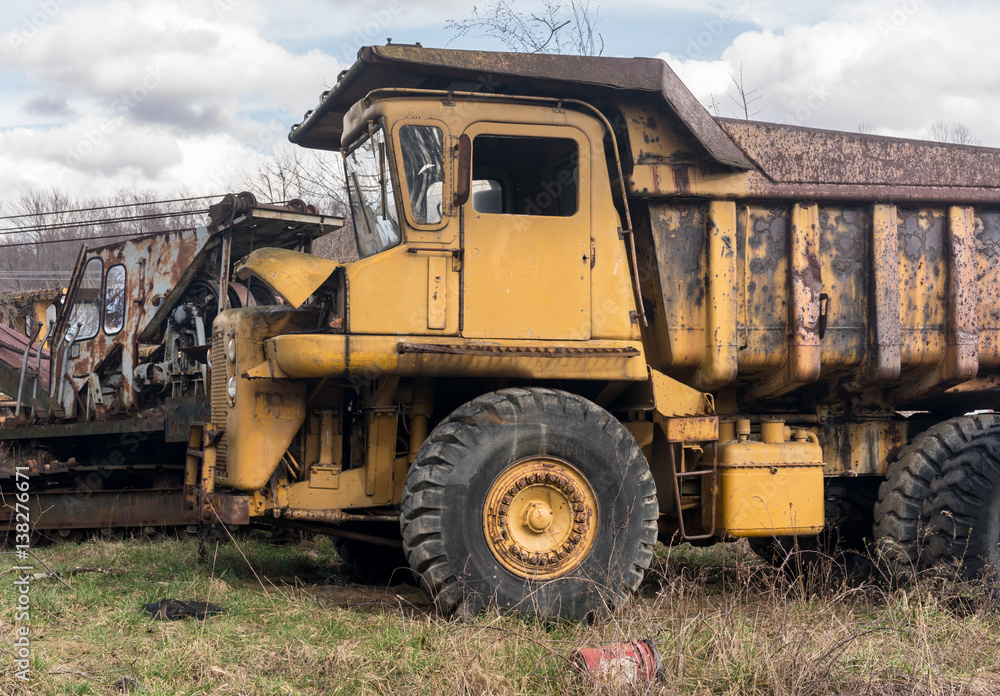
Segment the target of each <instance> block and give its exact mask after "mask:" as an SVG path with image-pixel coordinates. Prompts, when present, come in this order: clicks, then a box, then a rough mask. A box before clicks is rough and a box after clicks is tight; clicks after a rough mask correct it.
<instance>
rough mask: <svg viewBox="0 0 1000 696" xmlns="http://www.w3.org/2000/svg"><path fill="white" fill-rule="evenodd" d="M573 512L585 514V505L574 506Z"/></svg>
mask: <svg viewBox="0 0 1000 696" xmlns="http://www.w3.org/2000/svg"><path fill="white" fill-rule="evenodd" d="M573 510H575V511H576V512H583V503H577V504H576V505H574V506H573Z"/></svg>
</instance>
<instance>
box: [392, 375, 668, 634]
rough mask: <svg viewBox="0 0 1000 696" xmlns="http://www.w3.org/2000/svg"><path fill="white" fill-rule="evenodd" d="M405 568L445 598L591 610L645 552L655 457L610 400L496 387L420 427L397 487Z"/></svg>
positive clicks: (613, 596) (616, 593) (597, 614)
mask: <svg viewBox="0 0 1000 696" xmlns="http://www.w3.org/2000/svg"><path fill="white" fill-rule="evenodd" d="M402 508H403V510H402V518H401V529H402V534H403V544H404V548H405V550H406V555H407V559H408V561H409V564H410V567H411V568H412V569H413V570H414V571H415V572H416V573H417V574H418V576H419V577H420V579H421V583H422V585H423V587H424V589H425V590H426V591H427V592H428V594H429V595H430V596H431V597H432V598H433V599H434V601H435V603H436V605H437V606H438V608H439V610H440V611H441V612H442V613H444V614H446V615H452V614H455V613H459V614H462V615H471V614H475V613H477V612H479V611H481V610H483V609H485V608H487V607H497V608H500V609H501V610H512V611H518V612H521V613H526V614H531V615H535V616H539V617H547V618H557V617H561V618H568V619H574V620H594V619H597V618H602V617H604V616H605V615H606V614H608V612H609V611H611V610H613V609H614V608H616V607H617V606H619V605H620V604H621V603H622V602H623V601H624V600H625V599H626V598H627V597H628V596H629V595H630V594H631V593H632V592H634V591H635V590H636V589H637V588H638V586H639V583H640V582H641V580H642V575H643V571H644V570H645V569H646V568H648V567H649V564H650V563H651V561H652V558H653V545H654V544H655V542H656V519H657V515H658V508H657V503H656V493H655V486H654V484H653V478H652V475H651V474H650V472H649V465H648V464H647V462H646V460H645V457H643V455H642V453H641V452H640V450H639V448H638V446H637V445H636V443H635V440H634V439H633V438H632V436H631V434H630V433H629V432H628V431H627V430H626V429H625V428H624V427H623V426H622V425H621V423H619V422H618V421H617V420H616V419H615V418H613V417H612V416H611V414H609V413H608V412H607V411H605V410H604V409H602V408H600V407H598V406H597V405H595V404H593V403H591V402H590V401H587V400H586V399H583V398H581V397H579V396H576V395H573V394H569V393H566V392H561V391H555V390H551V389H539V388H530V389H504V390H502V391H498V392H494V393H490V394H486V395H484V396H481V397H479V398H477V399H474V400H473V401H471V402H469V403H468V404H466V405H464V406H462V407H460V408H459V409H458V410H456V411H455V412H454V413H452V414H451V415H450V416H449V417H448V418H446V419H445V420H444V421H442V422H441V423H440V424H439V425H438V426H437V427H436V428H435V429H434V431H433V432H432V433H431V434H430V436H429V437H428V438H427V441H426V442H425V443H424V445H423V446H422V447H421V449H420V452H419V453H418V454H417V458H416V461H415V462H414V464H413V466H412V467H411V469H410V473H409V475H408V477H407V480H406V488H405V491H404V493H403V505H402Z"/></svg>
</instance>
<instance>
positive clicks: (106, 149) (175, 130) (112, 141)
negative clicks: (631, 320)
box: [0, 0, 346, 193]
mask: <svg viewBox="0 0 1000 696" xmlns="http://www.w3.org/2000/svg"><path fill="white" fill-rule="evenodd" d="M45 1H46V2H50V3H52V8H54V11H52V12H51V13H50V15H46V17H47V20H46V21H45V22H44V23H41V22H37V23H35V24H34V25H32V26H31V27H28V28H26V26H25V25H24V24H23V23H22V24H21V25H17V26H16V28H14V29H13V30H12V31H8V32H7V33H5V34H2V35H0V75H2V74H4V73H6V74H7V75H8V76H11V75H13V76H22V77H23V76H26V77H27V81H28V83H29V84H30V85H31V91H32V92H33V93H34V96H30V95H27V94H26V95H24V96H22V97H21V98H20V100H19V102H20V105H21V106H20V110H19V111H13V110H12V109H11V106H10V100H5V101H6V102H7V106H5V108H4V109H3V110H2V111H0V118H3V119H4V121H5V122H0V160H2V161H3V162H4V163H5V165H7V166H9V167H10V168H6V167H5V169H6V173H5V174H4V175H3V176H2V177H0V180H3V179H7V181H5V182H4V183H6V184H7V187H6V190H8V191H11V190H14V191H16V190H19V189H24V188H39V187H48V186H50V185H52V184H57V185H65V186H68V187H71V188H74V189H75V188H76V187H80V188H81V189H83V190H86V191H88V192H95V193H97V192H99V190H100V189H101V188H107V189H112V188H114V187H116V186H117V185H120V183H121V182H122V181H123V180H128V181H138V182H139V183H140V184H142V185H150V186H153V187H155V188H158V189H163V190H167V191H168V190H170V189H172V188H176V187H177V186H179V185H185V184H186V183H187V182H186V181H185V180H190V179H192V178H198V176H200V172H201V171H208V170H209V169H211V168H213V167H214V168H215V169H224V165H223V164H215V163H213V162H211V161H209V158H208V155H209V154H211V155H212V156H219V157H223V158H227V159H228V160H238V161H240V162H244V163H245V162H248V161H252V160H253V159H254V158H255V157H257V156H258V154H257V153H261V152H264V153H266V152H268V151H269V150H270V149H271V147H272V146H273V143H274V142H275V141H276V140H283V139H284V137H285V134H287V131H288V127H289V126H290V125H291V123H292V122H293V121H295V120H297V118H296V117H295V116H293V114H295V115H298V114H301V113H302V112H303V111H305V110H306V109H307V108H309V107H311V106H312V105H314V104H315V102H316V99H317V97H318V95H319V93H320V92H321V91H322V90H323V89H324V88H325V87H328V86H330V85H331V84H333V82H334V81H335V80H336V76H337V74H338V73H339V72H340V71H341V70H342V69H343V68H344V67H346V66H345V65H344V64H341V63H340V62H338V61H337V60H336V59H335V58H334V57H332V56H330V55H327V54H325V53H323V52H322V51H320V50H318V49H311V50H305V51H302V52H299V53H294V52H292V51H290V50H288V49H286V48H284V47H282V46H280V45H278V44H276V43H274V42H273V41H269V40H267V39H265V38H264V37H263V36H262V33H261V28H260V27H259V26H258V25H257V24H256V23H263V22H264V21H265V20H266V17H265V15H264V13H262V12H260V11H258V10H256V9H255V4H254V3H251V2H241V1H240V0H215V1H214V2H199V1H196V0H139V1H137V2H123V1H121V0H112V1H107V2H91V3H84V4H81V5H78V4H76V3H74V4H73V5H70V4H68V3H60V2H59V0H45ZM29 9H30V8H29ZM26 16H30V15H26ZM6 91H7V92H8V94H9V93H10V90H9V89H8V90H6ZM41 112H44V113H41ZM258 120H259V121H258ZM32 121H35V122H39V121H41V122H42V123H44V124H45V126H43V127H35V128H29V127H24V123H25V122H28V123H30V122H32ZM262 130H263V131H265V132H268V133H271V137H269V138H265V139H261V138H260V137H258V136H259V134H260V132H261V131H262ZM274 131H277V135H275V133H274ZM196 170H197V171H198V173H195V172H196ZM10 172H16V174H15V175H13V176H12V175H11V174H10ZM184 172H187V174H186V175H185V174H184Z"/></svg>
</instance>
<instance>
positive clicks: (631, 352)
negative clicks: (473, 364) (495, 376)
mask: <svg viewBox="0 0 1000 696" xmlns="http://www.w3.org/2000/svg"><path fill="white" fill-rule="evenodd" d="M398 350H399V352H400V353H445V354H448V355H483V356H488V357H520V356H530V357H540V358H594V357H615V358H620V357H626V358H634V357H636V356H638V355H641V352H640V351H639V350H638V349H637V348H572V347H560V348H555V347H547V346H472V345H463V344H453V345H443V344H438V343H400V344H399V348H398Z"/></svg>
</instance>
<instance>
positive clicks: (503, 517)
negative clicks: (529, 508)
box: [497, 515, 582, 524]
mask: <svg viewBox="0 0 1000 696" xmlns="http://www.w3.org/2000/svg"><path fill="white" fill-rule="evenodd" d="M581 521H582V520H581ZM497 522H499V523H500V524H507V515H500V517H498V518H497Z"/></svg>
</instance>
